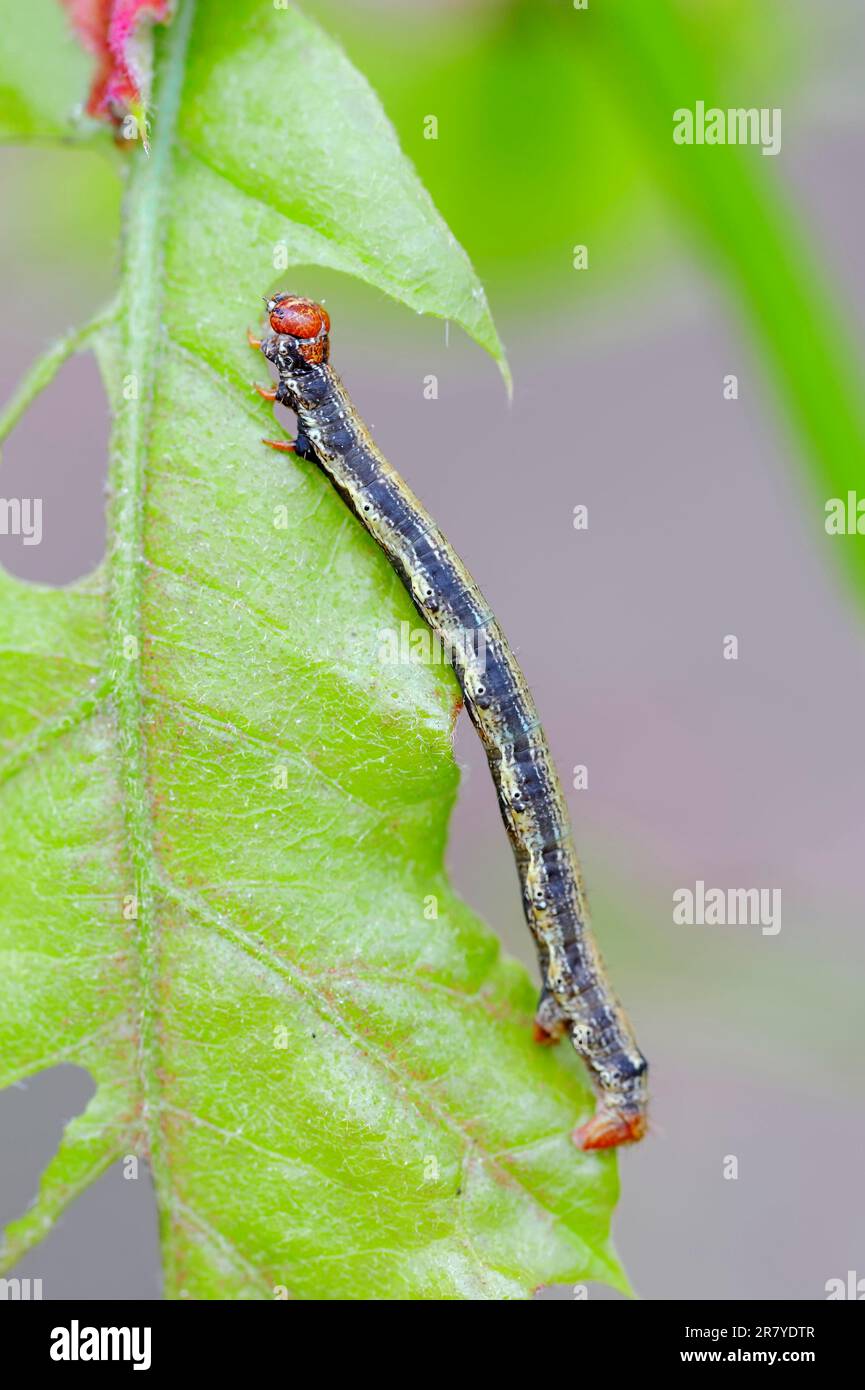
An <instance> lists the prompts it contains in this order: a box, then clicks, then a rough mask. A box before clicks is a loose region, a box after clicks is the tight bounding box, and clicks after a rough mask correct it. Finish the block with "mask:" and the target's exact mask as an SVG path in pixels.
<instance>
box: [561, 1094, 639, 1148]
mask: <svg viewBox="0 0 865 1390" xmlns="http://www.w3.org/2000/svg"><path fill="white" fill-rule="evenodd" d="M647 1128H648V1121H647V1120H646V1117H645V1115H642V1114H632V1115H628V1114H623V1113H621V1112H617V1111H615V1110H608V1109H607V1108H606V1106H604V1105H600V1106H599V1107H598V1109H597V1110H596V1111H595V1113H594V1115H593V1116H592V1118H591V1119H590V1120H589V1121H588V1122H587V1123H586V1124H584V1125H580V1126H579V1128H578V1129H575V1130H574V1132H573V1134H572V1135H571V1138H572V1139H573V1141H574V1143H575V1144H576V1146H577V1148H578V1149H583V1150H589V1149H613V1148H615V1147H616V1146H617V1145H618V1144H636V1143H637V1141H638V1140H640V1139H642V1138H643V1135H644V1134H645V1133H646V1130H647Z"/></svg>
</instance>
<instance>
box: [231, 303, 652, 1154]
mask: <svg viewBox="0 0 865 1390" xmlns="http://www.w3.org/2000/svg"><path fill="white" fill-rule="evenodd" d="M265 303H266V305H267V313H268V317H269V320H270V327H271V328H272V330H273V333H272V335H270V336H268V337H265V338H263V339H258V338H254V337H253V336H252V335H251V334H250V335H249V342H250V345H251V346H252V347H255V348H260V349H261V351H262V352H263V353H264V356H265V357H266V358H267V360H268V361H269V362H272V363H273V364H274V366H275V367H276V369H277V374H278V383H277V385H276V387H275V388H272V389H267V388H265V387H263V386H256V388H255V389H256V390H257V391H258V392H259V394H260V395H262V396H263V397H264V398H265V399H266V400H270V401H277V402H279V403H280V404H282V405H286V406H288V407H289V409H290V410H292V411H293V412H294V413H295V414H296V416H297V421H298V433H297V438H296V439H295V440H294V441H289V440H264V441H263V442H264V443H265V444H269V445H270V446H271V447H272V448H274V449H281V450H285V451H293V452H294V453H296V454H298V455H299V456H300V457H301V458H305V459H310V460H311V461H312V462H314V463H316V464H317V465H318V467H319V468H321V470H322V471H323V472H324V473H325V474H326V475H327V477H328V478H329V479H330V481H331V483H332V484H333V486H334V487H335V488H336V490H337V492H339V494H340V496H341V497H342V498H343V500H344V501H345V503H346V504H347V506H348V507H349V508H350V509H351V511H352V512H353V513H354V515H355V516H356V517H357V518H358V520H359V521H360V522H361V523H362V524H363V525H364V526H365V527H366V529H367V531H369V533H370V535H371V536H372V537H373V538H374V540H375V541H377V543H378V544H379V546H380V547H381V549H382V550H383V551H384V553H385V555H386V556H387V558H388V560H389V561H390V563H391V565H392V566H393V568H394V569H395V570H396V572H397V574H398V575H399V576H400V578H401V579H402V581H403V583H404V584H405V586H406V588H407V589H408V591H409V594H410V595H411V598H412V600H413V602H414V604H415V607H416V608H417V610H418V612H419V613H420V615H421V617H423V618H424V619H425V621H426V622H427V623H428V624H429V626H430V628H431V629H432V630H433V632H434V633H435V634H436V635H437V636H438V637H439V638H440V640H441V641H442V643H443V644H444V646H445V647H446V649H447V650H448V651H449V652H450V653H451V654H452V660H453V666H454V671H455V674H456V677H457V679H458V681H459V684H460V687H461V689H462V692H463V697H464V699H465V704H466V708H467V710H468V712H469V716H470V718H471V720H472V722H473V724H474V725H475V728H476V729H477V731H478V733H479V735H480V738H481V740H482V742H483V745H484V749H485V750H486V755H487V760H488V762H489V766H490V772H491V773H492V777H493V781H494V783H495V787H496V792H497V793H498V799H499V806H500V808H501V813H502V819H503V821H504V823H505V828H506V829H507V832H508V836H509V838H510V841H511V845H512V847H513V852H514V858H515V860H516V866H517V872H518V874H519V878H520V883H521V886H522V891H523V906H524V911H525V915H526V920H527V922H528V925H529V928H530V930H531V932H532V935H533V936H534V939H535V943H536V945H537V950H538V957H539V961H540V968H541V979H542V981H543V988H542V990H541V997H540V1002H539V1004H538V1010H537V1014H536V1016H535V1037H536V1039H537V1040H538V1041H539V1042H554V1041H557V1040H558V1039H559V1038H560V1037H561V1036H562V1035H563V1034H564V1033H567V1034H568V1035H569V1036H570V1039H571V1042H572V1043H573V1046H574V1048H575V1049H576V1051H577V1053H578V1054H579V1055H580V1056H581V1057H582V1058H583V1059H584V1061H585V1064H586V1066H587V1068H588V1070H589V1073H590V1075H591V1077H592V1081H593V1084H594V1088H595V1092H596V1095H597V1106H596V1109H595V1113H594V1115H593V1116H592V1118H591V1119H590V1120H589V1121H588V1123H586V1124H584V1125H582V1126H580V1127H579V1128H578V1129H576V1130H575V1131H574V1133H573V1140H574V1143H575V1144H576V1145H577V1147H578V1148H581V1149H604V1148H611V1147H613V1146H614V1145H616V1144H624V1143H629V1142H633V1141H634V1140H637V1139H641V1138H642V1137H643V1135H644V1134H645V1132H646V1125H647V1120H646V1110H647V1084H646V1082H647V1064H646V1060H645V1058H644V1057H643V1056H642V1054H641V1052H640V1051H639V1049H638V1047H637V1043H636V1039H635V1037H634V1033H633V1030H632V1028H631V1025H630V1023H629V1021H628V1019H627V1016H626V1015H625V1013H624V1010H623V1009H622V1007H621V1005H620V1004H619V1003H618V1001H617V999H616V997H615V995H614V994H613V991H612V988H611V986H610V983H609V980H608V979H607V976H606V972H605V970H604V966H603V962H602V960H601V957H600V955H599V952H598V949H597V946H596V945H595V941H594V938H593V936H592V933H591V928H590V926H589V916H588V907H587V902H586V894H585V889H584V887H583V882H582V877H581V874H580V867H579V863H578V861H577V856H576V851H575V849H574V846H573V840H572V836H571V830H570V823H569V820H568V812H567V808H566V806H565V801H564V797H563V794H562V789H561V785H560V783H559V780H558V777H557V775H556V771H555V768H554V766H553V762H552V757H551V755H550V750H549V747H548V745H547V741H546V738H545V737H544V733H543V730H542V728H541V725H540V720H539V718H538V713H537V709H536V707H535V704H534V701H533V700H532V697H531V694H530V692H529V690H528V687H527V685H526V681H525V677H524V676H523V674H522V672H521V670H520V668H519V666H518V665H517V662H516V660H515V658H514V655H513V653H512V652H511V650H510V648H509V646H508V644H507V642H506V640H505V637H504V634H503V633H502V631H501V628H500V627H499V625H498V623H497V622H496V620H495V618H494V617H493V615H492V613H491V611H490V609H489V608H488V606H487V604H486V603H485V601H484V598H483V595H482V594H481V592H480V590H479V588H478V586H477V585H476V584H475V582H474V580H473V579H472V577H471V575H470V574H469V572H468V570H467V569H466V568H465V566H464V565H463V563H462V561H461V560H460V558H459V556H458V555H457V554H456V553H455V551H454V550H453V548H452V547H451V546H450V545H449V544H448V542H447V540H446V539H445V537H444V536H443V535H442V533H441V531H440V530H439V528H438V527H437V526H436V524H435V522H434V521H433V519H432V517H430V516H429V514H428V513H427V512H426V511H425V510H424V509H423V507H422V506H421V504H420V502H418V500H417V498H416V497H415V496H414V494H413V493H412V492H411V491H410V489H409V488H408V487H407V486H406V484H405V483H404V482H403V480H402V478H400V477H399V475H398V474H397V473H396V472H395V470H394V469H393V468H392V467H391V465H390V464H389V463H388V462H387V460H386V459H385V458H384V457H383V455H382V454H381V453H380V452H379V450H378V449H377V448H376V446H375V444H374V442H373V440H372V437H371V435H370V433H369V430H368V429H367V427H366V426H365V424H364V423H363V421H362V420H361V418H360V416H359V415H358V413H357V411H356V410H355V408H354V406H353V405H352V402H351V400H350V399H349V396H348V393H347V392H346V390H345V387H344V386H343V384H342V382H341V381H340V379H339V377H338V376H337V375H336V374H335V372H334V371H333V369H332V368H331V366H330V365H329V356H330V319H329V317H328V315H327V312H326V311H325V310H324V309H323V308H322V307H321V306H320V305H318V304H315V303H313V301H312V300H309V299H300V298H298V297H296V296H294V295H287V294H278V295H275V296H274V297H273V298H271V299H267V300H265ZM466 633H472V634H476V635H477V637H478V639H481V640H479V641H478V642H477V643H476V644H473V643H471V642H466V641H465V636H464V635H465V634H466ZM478 646H480V647H481V650H482V659H481V656H479V654H478V650H477V648H478Z"/></svg>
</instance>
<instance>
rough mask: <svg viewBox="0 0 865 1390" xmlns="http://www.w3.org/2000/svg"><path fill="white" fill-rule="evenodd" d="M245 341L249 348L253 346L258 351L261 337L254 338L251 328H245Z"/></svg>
mask: <svg viewBox="0 0 865 1390" xmlns="http://www.w3.org/2000/svg"><path fill="white" fill-rule="evenodd" d="M246 341H247V342H248V343H249V346H250V347H251V348H255V350H256V352H258V351H260V349H261V339H260V338H256V336H255V334H254V333H253V331H252V329H251V328H247V330H246Z"/></svg>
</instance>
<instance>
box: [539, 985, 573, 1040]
mask: <svg viewBox="0 0 865 1390" xmlns="http://www.w3.org/2000/svg"><path fill="white" fill-rule="evenodd" d="M567 1031H568V1025H567V1019H566V1017H565V1015H564V1014H563V1013H562V1010H561V1009H560V1008H559V1006H558V1004H557V1003H556V1001H555V999H554V997H553V995H552V992H551V991H550V988H549V986H548V985H544V987H543V989H542V990H541V997H540V999H539V1000H538V1007H537V1009H536V1010H535V1026H534V1032H533V1037H534V1040H535V1042H536V1043H540V1044H541V1046H542V1047H547V1046H549V1045H550V1044H551V1043H557V1042H558V1041H559V1039H560V1038H563V1037H564V1036H565V1033H566V1032H567Z"/></svg>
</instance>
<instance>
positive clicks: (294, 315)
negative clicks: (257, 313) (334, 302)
mask: <svg viewBox="0 0 865 1390" xmlns="http://www.w3.org/2000/svg"><path fill="white" fill-rule="evenodd" d="M264 302H265V304H266V305H267V313H268V317H269V318H270V326H271V328H272V329H273V331H274V333H281V334H284V335H285V336H286V337H289V338H293V339H294V346H295V348H296V349H297V352H298V353H299V355H300V356H301V357H302V358H303V360H304V361H305V362H309V363H311V364H315V363H319V362H326V361H327V359H328V357H329V356H330V337H329V334H330V318H329V317H328V313H327V310H326V309H323V308H322V306H321V305H320V304H316V303H315V301H314V300H312V299H301V298H299V297H298V296H297V295H296V294H275V295H274V296H273V298H272V299H266V300H265V301H264Z"/></svg>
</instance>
